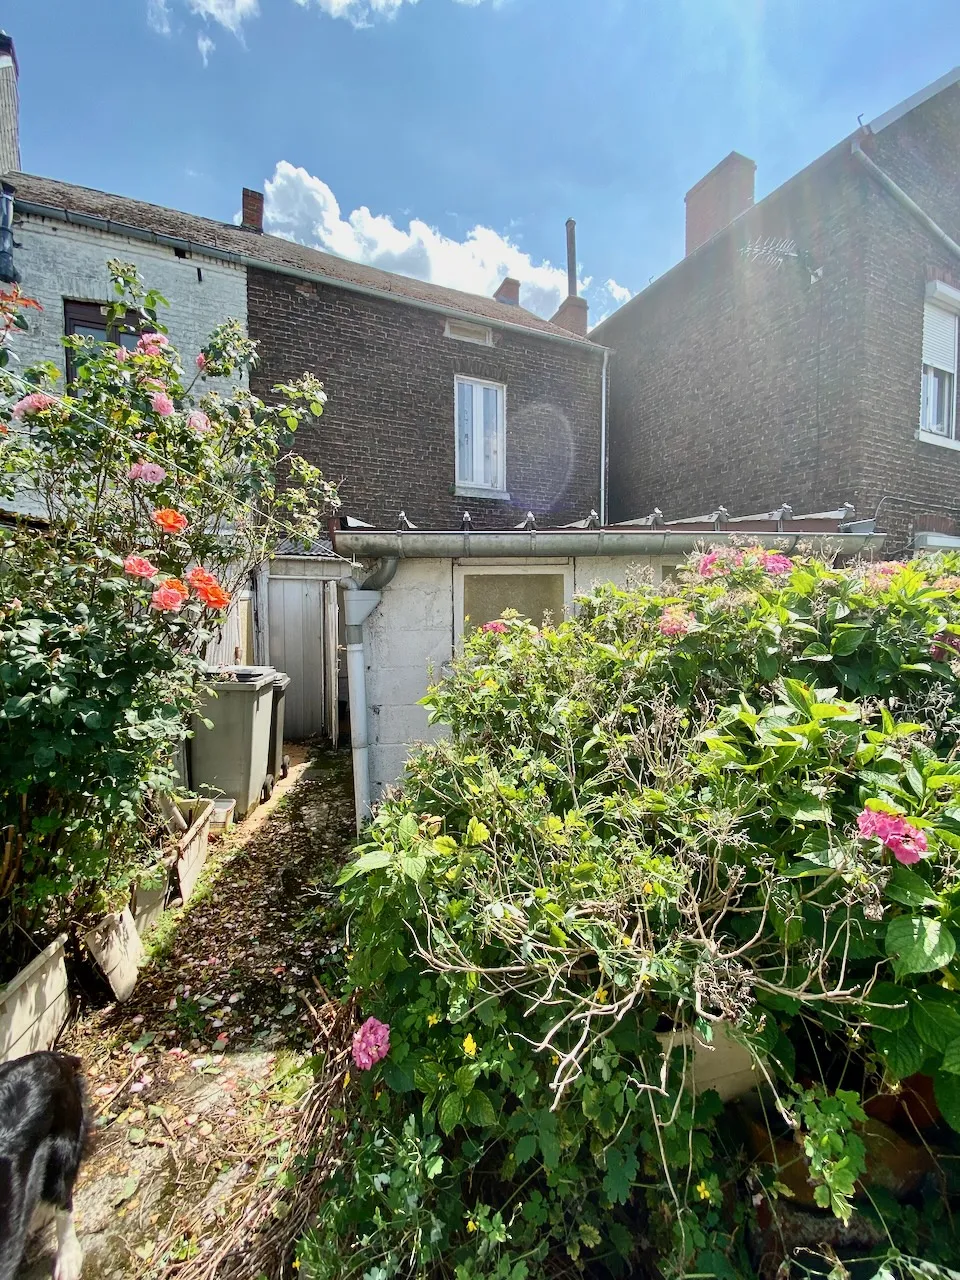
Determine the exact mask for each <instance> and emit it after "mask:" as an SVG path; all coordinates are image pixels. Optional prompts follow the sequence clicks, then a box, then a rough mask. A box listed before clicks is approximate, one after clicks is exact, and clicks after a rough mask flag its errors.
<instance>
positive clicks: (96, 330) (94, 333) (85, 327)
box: [70, 324, 107, 342]
mask: <svg viewBox="0 0 960 1280" xmlns="http://www.w3.org/2000/svg"><path fill="white" fill-rule="evenodd" d="M70 332H71V333H78V334H80V336H81V337H82V338H95V339H96V341H97V342H106V340H107V326H106V325H103V327H101V326H100V325H95V324H72V325H71V326H70Z"/></svg>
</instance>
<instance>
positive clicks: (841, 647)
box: [830, 627, 870, 658]
mask: <svg viewBox="0 0 960 1280" xmlns="http://www.w3.org/2000/svg"><path fill="white" fill-rule="evenodd" d="M869 634H870V633H869V632H868V631H863V630H860V629H859V628H857V627H841V628H838V630H837V631H835V632H834V634H833V638H832V639H831V641H830V648H831V649H832V650H833V653H834V655H835V656H836V657H838V658H845V657H847V655H848V654H851V653H853V651H854V649H858V648H859V647H860V645H861V644H862V643H863V641H864V639H865V638H866V637H867V636H868V635H869Z"/></svg>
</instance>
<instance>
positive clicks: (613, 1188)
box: [603, 1147, 637, 1204]
mask: <svg viewBox="0 0 960 1280" xmlns="http://www.w3.org/2000/svg"><path fill="white" fill-rule="evenodd" d="M636 1176H637V1156H636V1153H635V1152H634V1151H631V1150H630V1149H629V1148H628V1149H627V1150H626V1151H622V1150H621V1149H620V1148H619V1147H611V1148H610V1150H609V1151H608V1152H607V1172H606V1174H605V1175H604V1178H603V1189H604V1191H605V1192H606V1193H607V1195H608V1196H609V1197H610V1199H611V1201H612V1202H613V1203H614V1204H626V1203H627V1201H628V1200H629V1199H630V1191H631V1188H632V1187H633V1180H634V1178H635V1177H636Z"/></svg>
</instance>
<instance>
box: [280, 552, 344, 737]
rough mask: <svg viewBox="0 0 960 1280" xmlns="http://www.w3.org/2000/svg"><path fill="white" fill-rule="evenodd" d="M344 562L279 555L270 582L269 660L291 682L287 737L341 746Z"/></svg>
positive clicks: (287, 713)
mask: <svg viewBox="0 0 960 1280" xmlns="http://www.w3.org/2000/svg"><path fill="white" fill-rule="evenodd" d="M345 570H346V571H348V570H349V566H347V565H345V564H344V562H343V561H340V560H332V561H331V560H324V559H320V558H315V557H310V556H279V557H278V558H277V559H276V560H274V561H273V563H272V564H271V565H270V576H269V580H268V583H267V636H268V652H269V656H268V658H267V661H268V662H269V664H270V666H271V667H276V669H277V670H278V671H285V672H286V673H287V675H288V676H289V677H290V686H289V688H288V689H287V695H286V701H285V707H284V736H285V737H287V738H290V739H292V740H294V741H295V740H297V739H302V738H310V737H313V736H314V735H316V734H322V735H324V736H325V737H328V738H331V739H332V740H333V743H334V745H336V741H337V729H338V716H337V685H338V681H339V644H338V636H339V630H340V625H339V606H338V600H337V585H336V584H337V580H338V579H339V578H341V577H342V576H344V571H345Z"/></svg>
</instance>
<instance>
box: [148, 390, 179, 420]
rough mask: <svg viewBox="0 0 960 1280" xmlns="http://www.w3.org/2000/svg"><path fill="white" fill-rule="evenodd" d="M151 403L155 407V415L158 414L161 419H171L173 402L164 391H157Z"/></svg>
mask: <svg viewBox="0 0 960 1280" xmlns="http://www.w3.org/2000/svg"><path fill="white" fill-rule="evenodd" d="M150 403H151V404H152V405H153V411H154V413H158V414H159V415H160V417H161V418H169V417H170V415H171V413H173V401H172V400H171V399H170V397H169V396H168V395H167V394H166V392H164V391H155V392H154V393H153V395H152V397H151V399H150Z"/></svg>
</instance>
